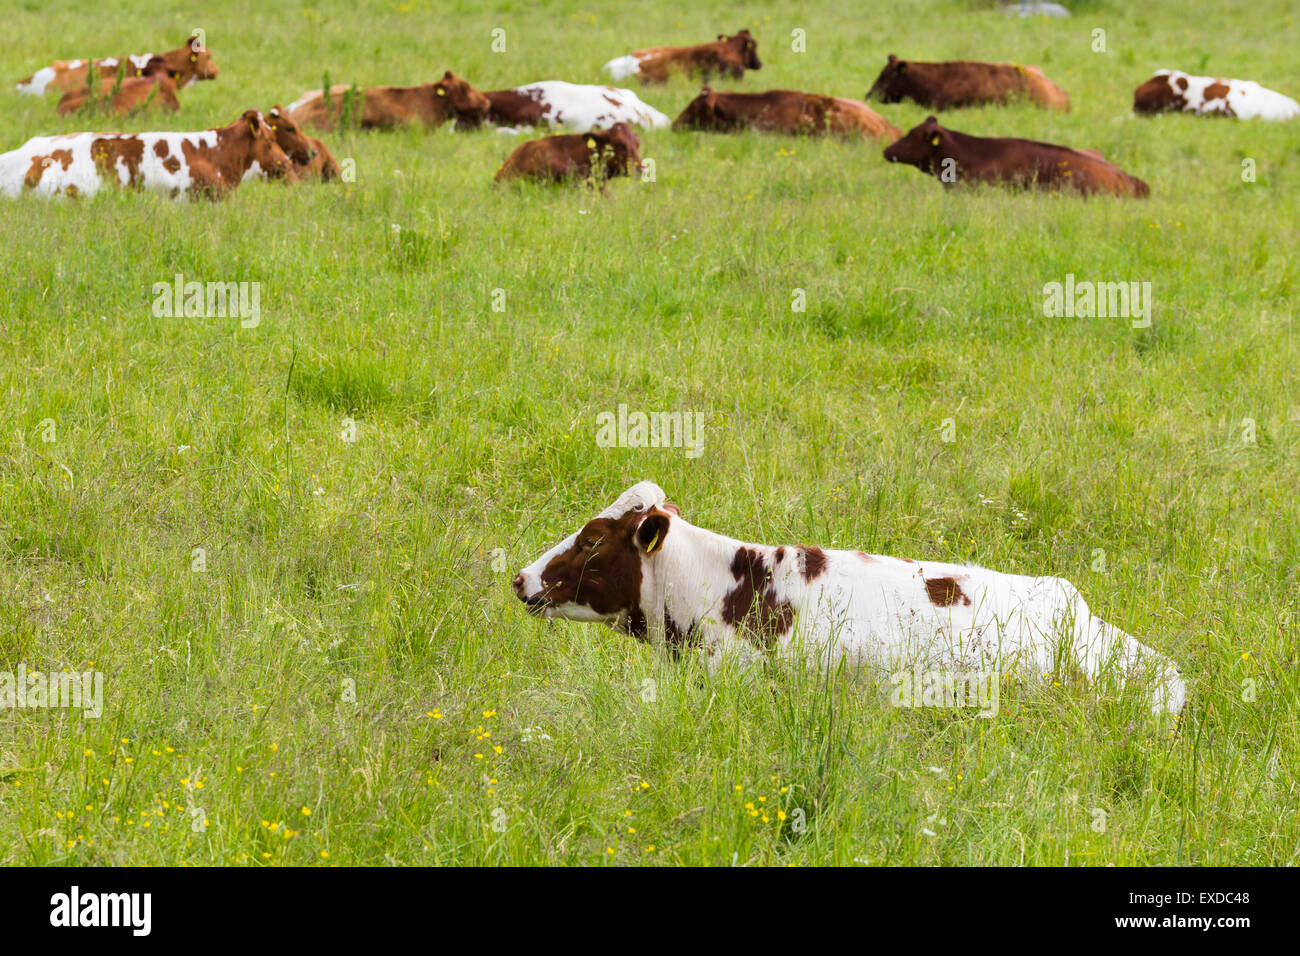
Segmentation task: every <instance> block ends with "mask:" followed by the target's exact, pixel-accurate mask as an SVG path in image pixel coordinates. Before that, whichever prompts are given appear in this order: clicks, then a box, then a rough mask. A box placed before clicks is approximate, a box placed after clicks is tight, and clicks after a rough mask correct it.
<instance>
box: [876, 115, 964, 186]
mask: <svg viewBox="0 0 1300 956" xmlns="http://www.w3.org/2000/svg"><path fill="white" fill-rule="evenodd" d="M951 135H952V134H950V133H949V132H948V131H947V130H946V129H944V128H943V127H942V126H940V125H939V121H938V120H937V119H935V118H934V117H933V116H927V117H926V119H925V122H924V123H922V124H921V125H920V126H914V127H912V129H911V130H909V131H908V133H907V135H906V136H904V137H903V138H902V139H900V140H898V141H897V142H895V143H894V144H893V145H892V146H889V147H888V148H886V150H885V159H887V160H889V161H890V162H891V163H906V164H907V165H908V166H915V167H916V168H917V169H919V170H921V171H922V172H925V173H934V171H935V170H936V169H937V168H938V165H939V160H940V159H941V158H942V157H943V156H944V155H945V152H944V147H945V146H946V145H948V143H949V141H950V139H951Z"/></svg>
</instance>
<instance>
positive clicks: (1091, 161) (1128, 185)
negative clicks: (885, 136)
mask: <svg viewBox="0 0 1300 956" xmlns="http://www.w3.org/2000/svg"><path fill="white" fill-rule="evenodd" d="M885 159H887V160H889V161H890V162H891V163H906V164H907V165H909V166H915V167H916V168H917V169H919V170H921V172H923V173H929V174H930V175H931V176H937V177H939V179H940V180H941V181H943V182H945V183H949V184H951V183H958V182H983V183H1014V184H1016V185H1019V186H1023V187H1025V188H1029V187H1030V186H1037V187H1038V188H1040V189H1051V190H1053V191H1055V190H1059V189H1074V190H1077V191H1078V192H1080V193H1083V195H1085V196H1088V195H1091V194H1092V193H1099V192H1108V193H1114V194H1115V195H1116V196H1131V197H1134V198H1137V199H1142V198H1145V197H1146V195H1147V194H1148V193H1149V192H1150V191H1151V190H1150V188H1149V187H1148V186H1147V184H1146V183H1144V182H1143V181H1142V180H1140V179H1138V178H1136V177H1134V176H1130V175H1129V174H1128V173H1126V172H1124V171H1123V170H1122V169H1120V168H1119V167H1118V166H1116V165H1114V164H1113V163H1109V162H1107V161H1106V159H1105V158H1104V157H1103V156H1102V155H1101V153H1099V152H1097V151H1096V150H1095V149H1088V150H1078V149H1070V148H1069V147H1068V146H1056V145H1053V144H1051V143H1037V142H1034V141H1033V140H1028V139H998V138H993V137H989V138H985V137H982V136H968V135H967V134H965V133H958V132H957V131H956V130H950V129H944V128H943V127H942V126H940V125H939V121H938V120H937V119H935V118H934V117H933V116H931V117H928V118H927V119H926V121H925V122H924V123H922V124H921V125H920V126H917V127H914V128H913V129H912V130H911V131H910V132H908V134H907V135H906V136H904V137H903V138H902V139H900V140H899V141H898V142H896V143H894V144H893V145H892V146H890V147H888V148H887V149H886V150H885Z"/></svg>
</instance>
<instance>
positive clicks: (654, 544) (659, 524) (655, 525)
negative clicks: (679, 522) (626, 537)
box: [636, 508, 671, 554]
mask: <svg viewBox="0 0 1300 956" xmlns="http://www.w3.org/2000/svg"><path fill="white" fill-rule="evenodd" d="M670 521H671V519H670V518H669V516H668V513H667V512H666V511H661V510H659V509H658V508H651V509H650V512H649V513H648V514H647V515H646V516H645V517H644V518H642V519H641V523H640V524H639V525H637V529H636V546H637V547H638V548H640V549H641V550H642V551H644V552H645V553H646V554H654V553H655V552H656V551H658V550H659V549H660V548H662V547H663V546H664V538H666V537H668V525H669V522H670Z"/></svg>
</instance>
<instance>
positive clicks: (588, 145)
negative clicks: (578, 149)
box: [587, 136, 596, 149]
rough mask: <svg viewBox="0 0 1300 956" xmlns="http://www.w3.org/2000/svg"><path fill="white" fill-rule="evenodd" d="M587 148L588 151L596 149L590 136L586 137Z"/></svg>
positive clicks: (594, 142)
mask: <svg viewBox="0 0 1300 956" xmlns="http://www.w3.org/2000/svg"><path fill="white" fill-rule="evenodd" d="M587 148H588V149H595V148H596V141H595V140H594V139H592V138H591V137H590V136H588V137H587Z"/></svg>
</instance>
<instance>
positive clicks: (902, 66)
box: [898, 60, 907, 73]
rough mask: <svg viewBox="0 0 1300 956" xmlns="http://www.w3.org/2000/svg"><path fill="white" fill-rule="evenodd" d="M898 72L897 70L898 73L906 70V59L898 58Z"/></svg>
mask: <svg viewBox="0 0 1300 956" xmlns="http://www.w3.org/2000/svg"><path fill="white" fill-rule="evenodd" d="M898 72H899V73H906V72H907V61H906V60H899V61H898Z"/></svg>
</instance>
